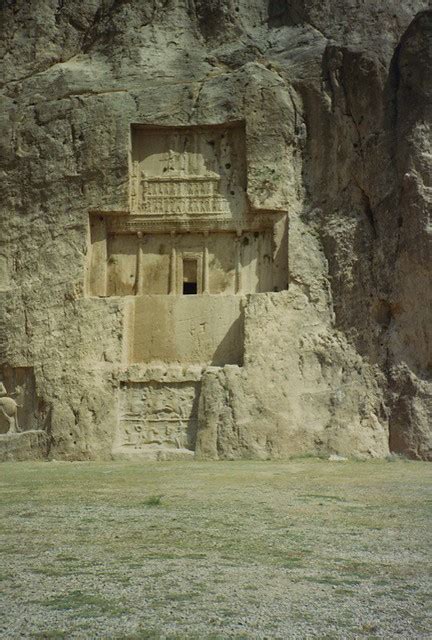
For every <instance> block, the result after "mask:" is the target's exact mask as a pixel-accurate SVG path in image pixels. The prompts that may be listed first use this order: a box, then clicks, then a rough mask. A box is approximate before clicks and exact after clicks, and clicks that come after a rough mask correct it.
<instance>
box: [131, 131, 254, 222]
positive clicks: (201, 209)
mask: <svg viewBox="0 0 432 640" xmlns="http://www.w3.org/2000/svg"><path fill="white" fill-rule="evenodd" d="M245 188H246V161H245V150H244V129H243V128H242V127H230V126H226V127H178V128H173V127H165V128H163V129H162V128H151V127H144V126H138V125H137V126H133V127H132V170H131V213H132V214H135V215H145V216H146V217H150V218H152V219H154V220H155V221H156V220H157V219H158V218H161V219H170V218H180V219H182V218H185V219H188V218H194V219H201V218H216V219H225V218H228V219H229V218H241V217H242V216H244V214H245V212H246V197H245Z"/></svg>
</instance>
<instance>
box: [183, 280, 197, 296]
mask: <svg viewBox="0 0 432 640" xmlns="http://www.w3.org/2000/svg"><path fill="white" fill-rule="evenodd" d="M197 292H198V287H197V283H196V282H183V295H185V296H190V295H195V294H196V293H197Z"/></svg>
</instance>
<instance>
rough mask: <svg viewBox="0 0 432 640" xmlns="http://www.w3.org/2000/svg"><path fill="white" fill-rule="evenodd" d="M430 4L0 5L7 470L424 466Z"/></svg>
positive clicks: (218, 0)
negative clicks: (22, 463) (391, 461)
mask: <svg viewBox="0 0 432 640" xmlns="http://www.w3.org/2000/svg"><path fill="white" fill-rule="evenodd" d="M428 4H429V3H428V2H427V1H423V0H409V1H406V2H403V3H400V2H399V1H397V0H386V1H385V2H381V3H379V7H378V6H377V3H376V2H372V1H369V2H365V3H361V5H359V3H355V2H350V1H349V0H344V1H342V0H334V1H332V2H330V1H327V2H321V1H318V0H308V1H307V2H300V1H294V2H289V1H288V0H287V1H284V0H270V1H269V0H237V1H235V0H211V1H210V0H209V1H207V0H206V1H204V0H149V1H148V2H142V1H141V0H74V1H73V2H67V3H63V2H57V1H56V0H47V1H46V2H43V3H40V2H36V1H35V0H31V1H30V2H27V1H24V0H6V1H4V2H3V3H1V14H2V20H1V27H0V28H1V39H0V42H1V45H0V46H1V49H2V53H1V55H2V82H3V84H2V88H1V105H2V108H1V122H2V135H1V137H0V141H1V142H0V144H1V160H0V162H1V172H2V190H1V221H0V224H1V229H0V231H1V233H0V366H1V369H0V380H2V381H3V383H4V385H5V387H6V390H7V393H8V394H9V395H10V396H11V397H14V398H15V400H16V403H17V406H18V423H19V425H20V429H21V430H22V431H24V432H27V431H29V432H31V434H33V435H28V436H26V435H25V433H24V434H22V433H21V434H19V435H18V436H14V437H15V439H17V438H20V444H19V447H18V444H16V443H15V444H12V441H11V443H9V444H5V445H4V448H5V450H7V456H6V457H14V453H13V452H14V450H16V451H18V448H19V452H18V453H17V455H16V457H19V458H23V457H26V450H25V446H26V445H25V442H28V443H29V445H28V455H29V456H32V457H34V456H35V455H41V456H44V455H51V456H55V457H56V458H64V459H85V458H89V459H93V458H109V457H111V456H113V455H114V456H119V457H124V456H129V455H134V456H135V455H136V456H138V457H144V458H148V457H156V458H165V459H166V458H170V457H176V456H179V455H180V456H186V457H187V456H190V455H193V451H195V452H196V454H197V455H199V456H201V457H204V458H205V457H210V458H238V457H259V458H268V457H283V456H287V455H292V454H301V453H319V454H339V455H344V456H345V455H360V456H375V457H382V456H385V455H386V454H388V452H389V448H390V450H392V451H395V452H399V453H404V454H407V455H409V456H411V457H415V458H430V457H431V455H432V454H431V433H432V430H431V422H432V352H431V350H432V333H431V332H432V329H431V326H432V323H431V319H432V318H431V315H432V300H431V298H432V282H431V279H432V267H431V264H432V261H431V237H432V236H431V222H430V217H431V209H432V183H431V175H432V171H431V169H432V166H431V165H432V147H431V139H432V138H431V122H432V107H431V104H432V102H431V100H432V79H431V78H432V74H431V73H430V70H431V68H432V12H431V11H430V10H428ZM188 294H192V295H188ZM5 431H6V428H5V429H3V435H1V436H0V437H1V438H2V439H3V440H4V439H5V438H7V437H8V436H7V435H5V434H4V432H5ZM34 434H36V435H34ZM23 436H24V437H23ZM14 442H15V440H14ZM17 442H18V440H17ZM38 447H39V449H38ZM37 451H39V454H38V453H37Z"/></svg>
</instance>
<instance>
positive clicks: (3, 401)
mask: <svg viewBox="0 0 432 640" xmlns="http://www.w3.org/2000/svg"><path fill="white" fill-rule="evenodd" d="M0 413H1V415H2V416H3V417H4V418H5V419H6V420H7V422H8V424H9V428H8V431H7V433H19V431H20V428H19V424H18V405H17V403H16V402H15V400H14V399H13V398H10V397H9V396H8V394H7V391H6V388H5V386H4V384H3V382H0Z"/></svg>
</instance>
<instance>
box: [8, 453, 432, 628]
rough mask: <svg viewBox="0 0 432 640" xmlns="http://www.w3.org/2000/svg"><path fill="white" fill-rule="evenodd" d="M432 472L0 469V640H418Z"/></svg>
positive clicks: (295, 464) (304, 466)
mask: <svg viewBox="0 0 432 640" xmlns="http://www.w3.org/2000/svg"><path fill="white" fill-rule="evenodd" d="M431 470H432V468H431V467H430V466H429V465H427V464H425V463H419V462H407V461H403V460H395V461H392V464H389V463H388V462H386V461H381V462H356V461H349V462H328V461H322V460H314V459H301V460H291V461H287V462H251V461H249V462H246V461H245V462H230V463H228V462H227V463H225V462H224V463H198V462H176V463H148V462H146V463H143V464H136V463H111V464H108V463H107V464H98V463H31V464H30V463H20V464H9V463H8V464H4V465H2V467H1V501H2V519H1V523H0V533H1V535H2V544H1V545H0V550H1V552H2V553H1V556H0V558H1V576H0V577H1V585H2V590H3V594H4V595H3V601H4V609H3V611H4V613H3V616H2V619H1V620H0V637H2V638H13V637H24V638H25V637H27V638H62V637H67V638H72V639H73V638H122V639H124V640H126V639H127V638H131V639H133V638H136V639H138V638H154V639H155V640H158V639H162V638H164V639H166V640H175V639H176V638H182V639H183V638H186V639H190V640H193V639H194V638H200V640H211V639H213V640H215V639H216V638H238V639H239V638H249V639H250V638H262V639H264V638H272V639H273V638H281V639H282V638H283V639H290V638H293V639H295V638H299V639H304V638H320V639H322V638H332V639H338V638H339V639H341V640H342V639H343V640H349V639H353V640H354V639H357V638H388V639H392V640H393V639H394V638H395V637H398V638H410V639H416V638H418V639H420V638H423V639H426V638H428V637H429V636H428V633H429V629H430V628H431V626H432V625H431V620H430V613H429V607H428V603H429V601H430V592H431V589H430V587H431V583H430V578H429V576H430V564H429V555H430V554H429V551H430V546H429V543H430V537H429V536H430V534H429V530H430V524H431V522H430V515H431V499H430V485H431V477H432V473H431ZM62 634H63V635H62Z"/></svg>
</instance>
